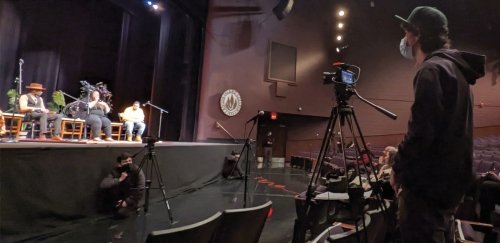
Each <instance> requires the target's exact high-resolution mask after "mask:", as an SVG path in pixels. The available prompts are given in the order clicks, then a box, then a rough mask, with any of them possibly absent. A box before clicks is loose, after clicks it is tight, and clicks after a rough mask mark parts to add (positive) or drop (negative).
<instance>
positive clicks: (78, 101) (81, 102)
mask: <svg viewBox="0 0 500 243" xmlns="http://www.w3.org/2000/svg"><path fill="white" fill-rule="evenodd" d="M80 83H81V84H82V87H80V97H79V98H74V100H75V101H73V102H71V103H68V104H67V105H66V106H65V107H64V108H63V111H62V112H63V114H64V115H65V116H66V117H68V118H73V119H82V120H85V118H87V115H88V114H87V103H88V101H89V95H90V94H91V93H92V92H93V91H95V90H97V91H99V93H100V97H101V99H102V101H104V102H106V103H107V104H108V105H109V107H110V108H112V107H113V105H112V104H111V97H112V96H113V94H112V93H111V92H110V91H109V90H108V88H107V85H106V84H104V83H103V82H99V83H97V84H95V85H91V84H89V83H88V82H87V81H85V80H82V81H80ZM64 94H66V93H64ZM71 98H73V97H71Z"/></svg>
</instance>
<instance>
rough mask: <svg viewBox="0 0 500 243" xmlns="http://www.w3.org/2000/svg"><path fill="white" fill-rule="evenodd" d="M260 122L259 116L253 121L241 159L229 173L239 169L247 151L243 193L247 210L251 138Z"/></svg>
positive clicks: (244, 205)
mask: <svg viewBox="0 0 500 243" xmlns="http://www.w3.org/2000/svg"><path fill="white" fill-rule="evenodd" d="M258 120H259V116H256V117H255V119H253V124H252V128H250V131H249V132H248V135H247V137H246V139H245V145H243V148H242V149H241V152H240V157H239V158H238V161H236V163H234V166H233V169H232V170H231V173H229V175H232V174H233V173H234V170H235V169H236V168H237V167H238V164H239V163H240V160H241V157H243V156H242V155H243V152H244V151H245V149H246V158H245V160H246V164H245V189H244V192H243V207H244V208H246V207H247V194H248V174H249V170H250V160H249V157H250V150H251V148H252V147H251V143H252V139H250V136H251V135H252V131H253V129H254V128H255V124H257V121H258Z"/></svg>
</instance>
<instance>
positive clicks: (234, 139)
mask: <svg viewBox="0 0 500 243" xmlns="http://www.w3.org/2000/svg"><path fill="white" fill-rule="evenodd" d="M215 124H216V126H217V128H220V129H222V130H223V131H224V132H226V134H227V135H228V136H229V137H231V138H232V139H233V141H234V142H235V143H236V142H238V141H236V138H234V137H233V135H232V134H231V133H229V132H228V131H227V130H226V129H225V128H224V127H223V126H222V125H221V124H220V123H219V122H215Z"/></svg>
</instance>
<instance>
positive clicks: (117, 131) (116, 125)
mask: <svg viewBox="0 0 500 243" xmlns="http://www.w3.org/2000/svg"><path fill="white" fill-rule="evenodd" d="M122 126H123V123H121V122H112V123H111V137H112V138H116V140H120V138H121V136H122Z"/></svg>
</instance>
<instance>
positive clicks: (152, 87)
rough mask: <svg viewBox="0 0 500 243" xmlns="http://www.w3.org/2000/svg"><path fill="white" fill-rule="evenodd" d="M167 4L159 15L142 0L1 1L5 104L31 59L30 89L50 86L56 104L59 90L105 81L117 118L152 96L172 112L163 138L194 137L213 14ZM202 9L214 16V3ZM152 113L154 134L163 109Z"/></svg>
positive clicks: (26, 76)
mask: <svg viewBox="0 0 500 243" xmlns="http://www.w3.org/2000/svg"><path fill="white" fill-rule="evenodd" d="M188 2H189V1H188ZM205 2H206V1H205ZM164 4H165V8H164V10H163V11H161V12H155V11H152V10H151V9H148V8H147V6H145V4H144V3H143V2H142V1H135V0H120V1H118V0H72V1H67V0H44V1H39V0H16V1H14V0H4V1H0V109H1V110H7V108H8V104H7V103H8V99H7V96H6V93H7V90H9V89H11V88H15V87H16V84H15V83H14V80H15V78H16V77H18V76H19V65H18V63H19V60H20V59H23V60H24V64H23V66H22V69H23V72H22V80H23V82H24V84H23V92H24V91H25V88H24V86H25V85H27V84H29V83H30V82H39V83H42V84H43V85H44V86H45V87H46V88H47V90H46V92H45V94H44V95H43V97H44V99H45V101H46V103H48V102H50V101H51V95H52V92H53V91H55V90H63V91H65V92H67V93H69V94H71V95H73V96H76V97H78V96H79V94H80V86H81V85H80V82H79V81H80V80H87V81H88V82H89V83H91V84H95V83H97V82H104V83H106V84H107V86H108V89H109V90H110V91H111V92H112V93H113V105H114V109H113V111H112V113H111V119H112V120H115V121H117V120H118V116H117V114H118V113H119V112H121V111H123V109H124V108H125V107H127V106H130V105H131V104H132V102H133V101H134V100H138V101H142V102H145V101H147V100H151V101H152V102H153V103H154V104H155V105H157V106H159V107H162V108H164V109H166V110H168V111H169V114H168V115H165V116H164V117H163V120H162V123H163V126H162V134H161V138H163V139H167V140H182V141H192V140H193V136H194V130H195V120H196V113H197V102H198V87H199V85H198V83H199V80H198V79H199V73H200V71H199V70H200V67H201V53H202V43H203V29H204V18H205V17H206V15H201V17H200V15H196V16H193V15H191V14H190V13H186V11H189V10H191V8H187V7H186V6H185V5H179V4H176V3H172V1H164ZM179 6H181V7H179ZM194 7H195V8H196V9H197V12H196V13H199V12H202V13H206V9H207V5H206V4H195V5H194ZM66 101H67V103H69V102H71V101H72V100H71V99H70V98H66ZM146 113H147V114H146V116H147V117H148V119H147V120H148V122H149V125H150V126H148V134H150V135H157V132H158V124H159V113H158V111H157V110H156V109H146Z"/></svg>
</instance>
